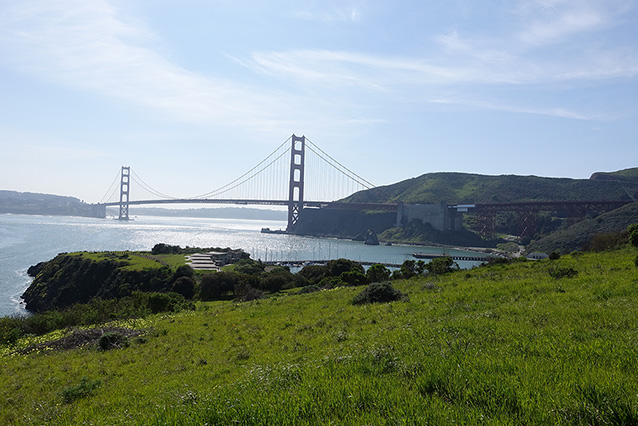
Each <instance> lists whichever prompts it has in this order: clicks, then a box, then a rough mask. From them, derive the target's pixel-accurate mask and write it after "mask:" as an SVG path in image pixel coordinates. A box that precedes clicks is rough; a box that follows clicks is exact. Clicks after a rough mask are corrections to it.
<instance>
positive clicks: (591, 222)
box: [527, 203, 638, 253]
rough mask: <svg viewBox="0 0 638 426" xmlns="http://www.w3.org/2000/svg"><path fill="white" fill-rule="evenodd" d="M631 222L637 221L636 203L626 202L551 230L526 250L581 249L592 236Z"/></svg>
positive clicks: (618, 228)
mask: <svg viewBox="0 0 638 426" xmlns="http://www.w3.org/2000/svg"><path fill="white" fill-rule="evenodd" d="M633 223H638V203H631V204H627V205H626V206H624V207H621V208H619V209H616V210H613V211H611V212H608V213H604V214H602V215H600V216H598V217H597V218H594V219H587V220H584V221H583V222H579V223H576V224H574V225H572V226H570V227H569V228H567V229H562V230H559V231H556V232H553V233H551V234H549V235H547V236H545V237H543V238H541V239H539V240H537V241H534V242H532V243H531V244H530V245H529V247H528V248H527V251H528V252H533V251H540V252H545V253H549V252H551V251H559V252H563V253H569V252H572V251H575V250H583V249H584V248H586V245H587V244H589V243H590V242H591V241H592V239H593V238H594V236H596V235H598V234H607V233H618V232H621V231H623V230H625V229H627V227H628V226H629V225H631V224H633Z"/></svg>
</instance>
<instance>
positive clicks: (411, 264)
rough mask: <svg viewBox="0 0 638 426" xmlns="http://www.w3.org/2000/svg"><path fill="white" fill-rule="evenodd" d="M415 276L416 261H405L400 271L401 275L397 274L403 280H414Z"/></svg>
mask: <svg viewBox="0 0 638 426" xmlns="http://www.w3.org/2000/svg"><path fill="white" fill-rule="evenodd" d="M415 275H416V261H414V260H410V259H408V260H405V261H404V262H403V264H402V265H401V269H400V270H399V273H398V274H397V276H398V277H400V278H403V279H408V278H412V277H413V276H415ZM393 276H394V274H393Z"/></svg>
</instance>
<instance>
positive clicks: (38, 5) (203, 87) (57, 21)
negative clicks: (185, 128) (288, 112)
mask: <svg viewBox="0 0 638 426" xmlns="http://www.w3.org/2000/svg"><path fill="white" fill-rule="evenodd" d="M1 19H2V23H3V25H2V26H1V27H2V29H0V52H3V55H4V60H5V62H8V63H11V64H13V65H14V66H16V67H18V68H20V69H22V70H26V71H28V72H30V73H32V74H34V75H39V76H40V77H42V78H46V79H49V80H51V81H54V82H56V83H62V84H65V85H68V86H75V87H82V88H84V89H87V90H90V91H93V92H97V93H99V94H101V95H103V96H108V97H113V98H117V99H122V100H125V101H126V102H128V103H131V104H139V105H143V106H146V107H150V108H154V109H157V110H160V111H162V112H163V113H165V114H167V115H169V116H171V117H173V118H176V119H179V120H183V121H191V122H199V123H202V122H207V123H217V124H220V125H236V124H242V125H260V124H261V123H264V122H266V121H268V119H269V118H272V116H271V112H273V111H276V110H278V109H280V108H284V107H285V104H284V103H283V102H280V101H279V99H277V98H276V97H268V96H262V95H259V94H256V93H255V92H254V91H252V90H250V88H243V87H240V86H237V85H236V84H234V83H232V82H231V81H229V80H224V79H215V78H211V77H208V76H203V75H198V74H196V73H193V72H191V71H189V70H187V69H185V68H182V67H180V66H178V65H175V64H173V63H171V62H169V61H168V60H167V59H166V58H164V57H162V56H161V55H159V54H158V53H156V51H154V50H153V49H152V48H151V47H149V46H146V45H145V43H147V42H148V41H149V40H151V39H153V35H152V34H151V33H150V32H149V31H148V30H147V29H145V28H143V27H140V26H134V25H131V24H127V23H125V22H124V21H122V20H121V19H119V18H118V16H117V11H116V10H115V9H114V8H113V7H112V6H111V5H110V4H109V3H108V2H106V1H101V0H92V1H90V2H87V1H84V0H57V1H55V0H33V1H24V2H20V4H19V5H18V6H13V7H12V8H8V9H6V10H5V11H4V12H3V14H2V18H1Z"/></svg>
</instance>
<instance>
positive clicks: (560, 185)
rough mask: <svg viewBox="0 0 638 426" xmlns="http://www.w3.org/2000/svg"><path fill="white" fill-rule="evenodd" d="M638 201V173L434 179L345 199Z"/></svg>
mask: <svg viewBox="0 0 638 426" xmlns="http://www.w3.org/2000/svg"><path fill="white" fill-rule="evenodd" d="M634 199H638V168H633V169H626V170H621V171H618V172H609V173H608V172H597V173H594V174H593V175H592V176H591V177H590V178H589V179H568V178H548V177H538V176H518V175H500V176H487V175H479V174H469V173H428V174H424V175H421V176H419V177H416V178H412V179H407V180H404V181H401V182H398V183H395V184H392V185H387V186H381V187H377V188H374V189H371V190H366V191H360V192H357V193H355V194H353V195H351V196H350V197H347V198H345V199H344V201H346V202H359V203H396V202H399V201H402V202H404V203H411V204H426V203H440V202H442V201H444V202H447V203H506V202H515V201H579V200H627V201H629V200H634Z"/></svg>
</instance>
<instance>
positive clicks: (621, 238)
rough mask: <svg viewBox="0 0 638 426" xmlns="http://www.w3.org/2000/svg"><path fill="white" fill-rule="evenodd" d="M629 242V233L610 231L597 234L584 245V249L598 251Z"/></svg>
mask: <svg viewBox="0 0 638 426" xmlns="http://www.w3.org/2000/svg"><path fill="white" fill-rule="evenodd" d="M626 243H627V235H625V233H623V232H610V233H606V234H596V235H594V236H593V237H592V239H591V240H590V241H589V242H588V243H586V244H585V245H584V246H583V250H585V251H588V250H593V251H596V252H600V251H605V250H611V249H614V248H618V247H620V246H622V245H623V244H626Z"/></svg>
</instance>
